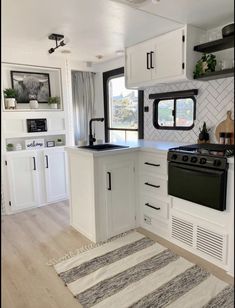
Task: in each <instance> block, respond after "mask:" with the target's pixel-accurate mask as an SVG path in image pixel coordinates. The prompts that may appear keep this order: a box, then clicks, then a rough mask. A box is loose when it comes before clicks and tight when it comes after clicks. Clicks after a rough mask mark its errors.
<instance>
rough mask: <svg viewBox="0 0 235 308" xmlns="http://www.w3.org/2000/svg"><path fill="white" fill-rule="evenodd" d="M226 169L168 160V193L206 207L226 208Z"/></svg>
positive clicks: (220, 209) (221, 209) (222, 209)
mask: <svg viewBox="0 0 235 308" xmlns="http://www.w3.org/2000/svg"><path fill="white" fill-rule="evenodd" d="M226 187H227V170H215V169H209V168H203V167H202V168H201V167H197V166H196V167H195V166H189V165H184V164H179V163H178V164H177V163H174V162H169V164H168V194H169V195H171V196H175V197H178V198H181V199H185V200H188V201H192V202H195V203H198V204H201V205H205V206H207V207H210V208H213V209H216V210H219V211H224V210H225V209H226Z"/></svg>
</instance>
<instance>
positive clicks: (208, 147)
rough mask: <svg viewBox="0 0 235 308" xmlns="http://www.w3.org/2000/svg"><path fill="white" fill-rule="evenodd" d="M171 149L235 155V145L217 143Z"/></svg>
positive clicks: (223, 155)
mask: <svg viewBox="0 0 235 308" xmlns="http://www.w3.org/2000/svg"><path fill="white" fill-rule="evenodd" d="M169 151H175V152H188V153H192V154H199V155H210V156H217V157H232V156H234V145H228V144H217V143H202V144H190V145H185V146H180V147H177V148H172V149H170V150H169Z"/></svg>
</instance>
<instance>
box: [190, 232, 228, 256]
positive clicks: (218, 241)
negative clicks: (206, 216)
mask: <svg viewBox="0 0 235 308" xmlns="http://www.w3.org/2000/svg"><path fill="white" fill-rule="evenodd" d="M196 234H197V237H196V249H198V250H199V251H201V252H203V253H205V254H207V255H209V256H211V257H213V258H215V259H217V260H219V261H224V247H225V235H221V234H218V233H215V232H213V231H210V230H207V229H205V228H203V227H200V226H197V233H196Z"/></svg>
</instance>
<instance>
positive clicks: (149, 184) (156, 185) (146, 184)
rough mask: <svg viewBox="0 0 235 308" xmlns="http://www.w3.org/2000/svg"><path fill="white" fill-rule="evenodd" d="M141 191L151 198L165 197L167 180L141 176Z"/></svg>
mask: <svg viewBox="0 0 235 308" xmlns="http://www.w3.org/2000/svg"><path fill="white" fill-rule="evenodd" d="M141 191H142V192H144V193H150V194H152V195H153V196H158V195H160V196H162V197H167V180H164V179H162V178H158V177H153V176H150V175H143V176H142V179H141Z"/></svg>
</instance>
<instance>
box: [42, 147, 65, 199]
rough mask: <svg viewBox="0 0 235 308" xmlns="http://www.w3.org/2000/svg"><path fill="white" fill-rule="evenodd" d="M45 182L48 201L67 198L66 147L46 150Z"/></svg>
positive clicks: (44, 152)
mask: <svg viewBox="0 0 235 308" xmlns="http://www.w3.org/2000/svg"><path fill="white" fill-rule="evenodd" d="M43 154H44V160H45V161H44V165H45V184H46V199H47V202H55V201H57V200H61V199H65V198H66V196H67V183H66V161H65V152H64V148H58V149H56V150H55V151H51V150H47V149H46V150H44V151H43Z"/></svg>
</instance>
